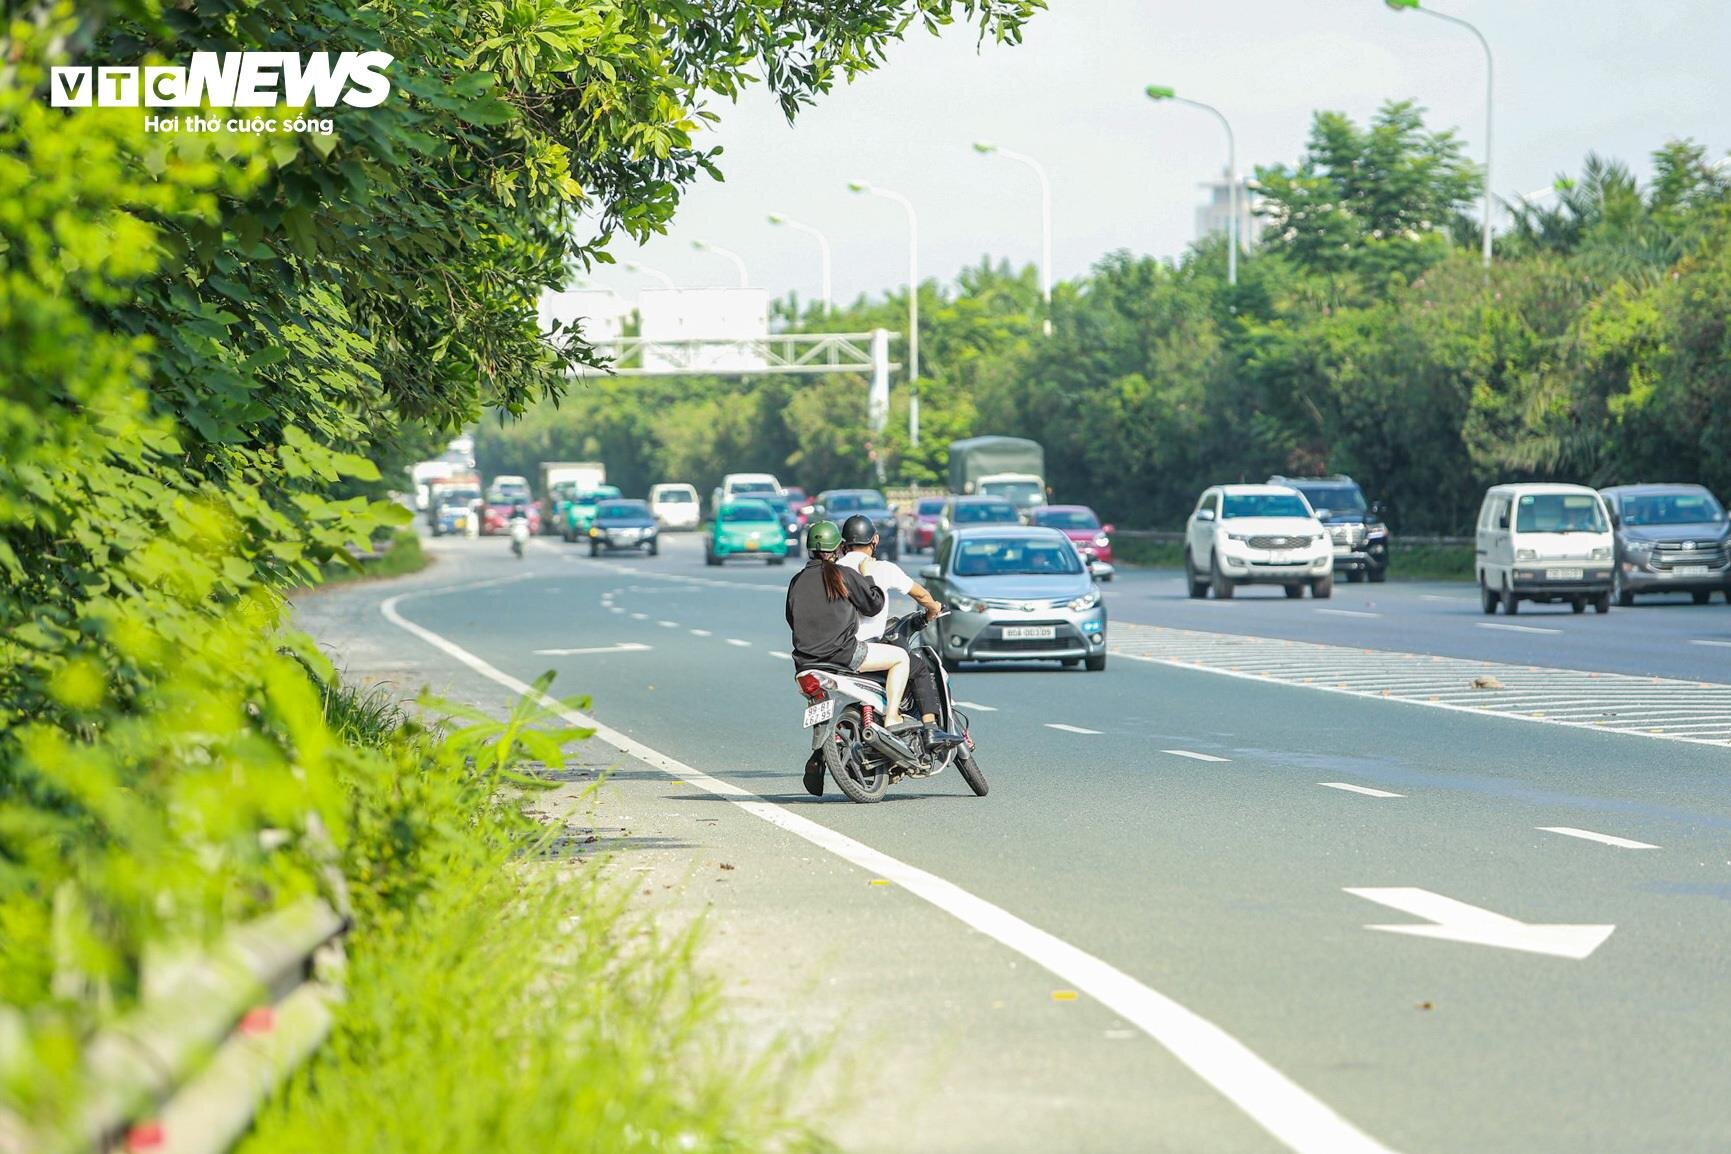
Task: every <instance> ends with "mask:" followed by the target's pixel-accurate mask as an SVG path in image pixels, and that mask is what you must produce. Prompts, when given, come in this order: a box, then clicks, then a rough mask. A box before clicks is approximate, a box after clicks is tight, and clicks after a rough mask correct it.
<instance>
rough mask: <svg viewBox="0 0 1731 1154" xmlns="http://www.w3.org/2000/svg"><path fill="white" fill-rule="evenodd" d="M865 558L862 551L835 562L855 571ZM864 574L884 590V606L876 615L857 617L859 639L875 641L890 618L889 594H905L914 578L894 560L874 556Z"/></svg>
mask: <svg viewBox="0 0 1731 1154" xmlns="http://www.w3.org/2000/svg"><path fill="white" fill-rule="evenodd" d="M865 559H866V555H865V554H864V553H849V554H847V555H846V556H845V557H843V558H841V560H839V561H837V562H836V564H837V565H846V566H847V567H848V568H849V569H853V570H855V571H856V572H857V571H858V570H859V567H860V563H861V562H863V561H864V560H865ZM865 576H867V577H869V578H871V580H872V582H873V583H874V584H876V585H877V587H878V588H879V589H882V590H883V591H884V607H883V608H882V609H879V610H878V612H877V616H876V617H861V618H860V619H859V639H860V640H861V641H876V640H877V639H878V638H880V637H882V636H883V635H884V625H885V623H886V622H888V621H889V618H890V601H889V596H890V594H891V593H901V594H904V595H905V594H906V593H907V591H908V590H909V589H912V588H913V587H914V579H913V578H912V577H909V576H908V575H907V571H906V570H904V569H903V568H902V567H901V566H900V565H897V564H896V563H895V562H894V561H883V560H879V559H878V558H876V557H874V558H872V568H871V572H870V573H867V574H865Z"/></svg>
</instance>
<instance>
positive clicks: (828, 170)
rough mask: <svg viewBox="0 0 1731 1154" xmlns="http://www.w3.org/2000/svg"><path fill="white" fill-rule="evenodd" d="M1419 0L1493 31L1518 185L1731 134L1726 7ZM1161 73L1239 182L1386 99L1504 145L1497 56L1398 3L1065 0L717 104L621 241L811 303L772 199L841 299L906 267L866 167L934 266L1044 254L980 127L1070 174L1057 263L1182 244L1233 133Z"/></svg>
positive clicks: (725, 279)
mask: <svg viewBox="0 0 1731 1154" xmlns="http://www.w3.org/2000/svg"><path fill="white" fill-rule="evenodd" d="M1424 2H1425V4H1426V5H1427V6H1429V7H1433V8H1435V9H1436V10H1437V11H1439V12H1447V13H1449V14H1451V15H1455V16H1459V17H1461V18H1463V19H1466V20H1469V21H1471V22H1472V23H1473V24H1475V25H1476V26H1477V27H1478V28H1479V30H1480V31H1481V32H1483V33H1484V35H1485V37H1486V38H1487V39H1488V40H1489V41H1490V44H1491V48H1492V51H1493V53H1494V54H1495V65H1496V93H1495V106H1494V113H1495V124H1494V131H1495V147H1494V150H1493V152H1492V156H1491V160H1492V186H1493V190H1494V191H1495V192H1496V193H1497V194H1498V195H1499V196H1503V197H1509V198H1513V197H1515V196H1518V195H1520V194H1523V193H1531V192H1533V191H1535V190H1538V189H1543V188H1546V187H1547V186H1549V185H1550V184H1551V182H1552V181H1553V179H1554V178H1555V177H1556V176H1557V175H1558V174H1559V173H1572V172H1576V171H1578V170H1579V168H1580V163H1581V160H1582V158H1583V157H1584V156H1585V155H1586V154H1587V153H1588V152H1589V151H1597V152H1599V153H1600V154H1601V155H1605V156H1610V157H1616V158H1619V159H1622V160H1624V161H1626V162H1628V163H1629V164H1630V165H1631V167H1633V168H1634V169H1635V171H1636V172H1637V174H1639V175H1641V176H1643V177H1645V176H1646V175H1647V173H1648V172H1649V171H1650V164H1649V162H1648V156H1649V154H1650V153H1651V152H1652V150H1653V149H1655V148H1657V147H1658V146H1659V145H1661V144H1662V143H1663V142H1664V141H1666V140H1667V139H1670V138H1673V137H1689V138H1693V139H1694V140H1695V141H1697V142H1698V143H1701V144H1704V145H1706V146H1707V147H1708V148H1709V149H1710V151H1711V153H1712V154H1713V155H1714V156H1723V155H1725V154H1726V152H1727V149H1731V120H1728V119H1727V117H1726V115H1725V113H1726V110H1727V109H1728V108H1731V67H1727V63H1726V61H1727V56H1726V53H1727V50H1728V49H1731V3H1727V2H1726V0H1646V2H1644V3H1637V2H1631V0H1572V2H1570V3H1566V4H1564V3H1538V2H1537V0H1424ZM1150 83H1159V84H1165V85H1169V86H1170V87H1172V88H1174V89H1176V90H1177V92H1178V93H1179V94H1180V95H1183V96H1187V97H1190V98H1193V99H1196V100H1201V101H1205V102H1207V103H1210V104H1213V105H1215V106H1216V107H1218V108H1219V109H1220V110H1221V111H1222V112H1223V113H1225V115H1226V116H1227V117H1228V118H1229V119H1230V120H1231V123H1232V127H1233V130H1234V132H1235V134H1236V136H1237V141H1238V163H1239V168H1240V171H1241V172H1243V173H1246V174H1248V173H1250V172H1251V171H1252V170H1253V168H1254V166H1255V165H1257V164H1270V163H1293V162H1295V161H1296V160H1297V159H1298V157H1299V155H1300V153H1301V151H1302V149H1303V144H1304V140H1305V136H1306V134H1307V132H1308V129H1309V124H1310V118H1311V115H1312V113H1313V112H1314V111H1316V110H1319V109H1329V110H1338V111H1342V112H1345V113H1347V114H1348V115H1350V116H1352V117H1353V118H1354V119H1356V120H1359V121H1361V122H1362V121H1363V120H1364V119H1366V118H1368V117H1369V116H1370V115H1371V114H1372V113H1374V112H1375V110H1376V108H1377V107H1378V105H1380V104H1381V103H1382V102H1384V101H1385V100H1389V99H1413V100H1416V101H1417V102H1418V103H1419V104H1421V105H1422V106H1424V107H1425V108H1426V109H1427V110H1428V112H1427V122H1428V123H1429V124H1430V125H1431V126H1432V127H1436V128H1453V129H1455V130H1456V131H1457V132H1458V133H1459V134H1460V136H1461V138H1462V139H1463V141H1464V142H1465V145H1466V148H1467V152H1468V155H1469V156H1471V157H1472V159H1474V160H1475V161H1477V162H1481V163H1482V161H1483V159H1484V155H1485V60H1484V53H1483V50H1482V49H1481V48H1480V47H1479V44H1478V42H1477V41H1476V40H1475V39H1474V38H1473V36H1472V35H1471V33H1469V32H1468V31H1466V30H1465V29H1462V28H1459V27H1457V26H1454V25H1451V24H1449V23H1446V22H1444V21H1441V20H1437V19H1434V18H1432V17H1429V16H1427V15H1424V14H1421V13H1415V12H1410V11H1407V12H1394V11H1390V10H1389V9H1387V8H1386V7H1384V5H1383V4H1382V3H1381V0H1235V2H1232V3H1218V2H1217V3H1198V2H1194V0H1192V2H1181V0H1050V10H1049V11H1047V12H1045V13H1042V14H1040V15H1037V16H1036V17H1035V18H1034V20H1033V21H1032V23H1030V24H1029V25H1028V27H1027V29H1026V33H1025V39H1024V42H1023V43H1022V44H1021V45H1019V46H1000V45H994V44H991V43H987V44H985V45H976V43H975V36H974V33H973V30H971V29H966V28H960V27H957V28H952V29H951V30H949V31H948V32H946V33H945V34H944V35H943V36H941V37H931V36H928V35H927V34H925V33H924V32H923V31H915V32H913V33H911V34H910V38H909V39H908V40H907V41H905V42H903V43H901V44H898V45H894V46H892V48H891V49H890V53H889V61H888V63H887V65H886V66H884V67H883V68H882V69H881V70H880V71H878V72H876V73H873V74H871V75H868V76H866V77H863V78H861V79H860V80H858V81H856V82H855V83H853V84H852V85H838V86H837V88H836V90H835V91H834V92H832V93H830V94H829V95H828V96H826V97H820V98H819V101H818V103H817V105H816V106H815V107H812V108H809V109H807V110H805V111H804V112H803V113H802V114H801V115H800V116H799V117H798V119H797V120H796V122H795V123H794V124H793V125H791V126H790V125H789V124H788V123H787V121H786V120H785V119H784V118H783V117H782V115H781V113H780V111H779V109H777V108H776V107H775V106H774V104H773V102H771V101H770V100H768V99H767V98H766V97H764V96H763V94H762V92H761V90H754V91H753V92H752V93H751V94H749V95H748V96H746V97H744V98H742V99H741V100H740V101H739V103H737V104H730V103H728V102H725V101H717V102H714V103H712V104H711V105H710V106H709V107H710V108H711V109H712V110H713V111H715V112H717V113H718V114H719V115H720V116H721V123H720V124H719V125H718V126H717V127H716V129H715V130H714V131H713V132H712V133H710V134H709V137H708V139H709V141H710V142H711V143H714V144H720V145H722V146H723V147H724V148H725V150H726V151H725V153H724V154H723V156H722V157H721V160H720V165H721V168H722V169H723V171H724V173H725V175H726V180H725V182H723V183H716V182H714V181H712V180H710V179H708V178H702V179H701V180H700V182H699V183H697V184H695V185H693V186H692V187H691V188H690V189H689V190H688V191H687V193H686V195H685V199H684V203H683V205H682V207H681V209H680V211H679V213H678V215H677V216H676V218H675V221H674V223H673V225H672V227H671V228H670V230H669V232H668V234H667V235H666V236H661V237H657V238H655V239H654V240H652V241H651V242H650V243H649V244H647V245H645V246H643V247H642V248H641V249H639V248H638V247H637V246H636V245H635V244H634V243H633V242H631V241H630V240H629V238H621V239H620V240H618V241H616V242H615V244H614V248H613V251H614V254H615V256H616V257H617V258H618V259H619V260H621V261H625V260H636V261H638V262H640V263H641V264H643V265H645V266H649V267H652V268H655V269H658V270H660V271H662V272H665V273H666V274H668V275H669V276H670V277H672V278H673V280H674V281H675V282H676V283H677V284H678V285H679V286H680V287H691V288H699V287H719V286H731V285H734V284H736V283H737V273H736V271H735V268H734V266H733V265H732V264H731V263H730V262H729V261H727V260H726V259H724V258H722V257H720V256H717V255H715V254H713V253H709V252H702V251H697V250H695V249H694V248H693V247H692V242H693V241H694V240H704V241H706V242H708V243H711V244H714V245H718V246H721V247H723V248H727V249H731V250H733V251H735V252H737V253H738V254H739V255H740V256H741V257H742V258H743V259H744V261H745V264H746V267H747V272H748V276H749V279H750V284H751V285H752V287H755V288H763V289H767V290H768V291H769V292H770V294H771V295H772V296H781V295H783V294H785V293H787V292H789V291H790V290H791V291H795V292H798V293H799V294H800V295H801V296H802V297H805V298H815V297H816V295H817V292H818V283H819V263H818V250H817V243H816V241H814V240H813V239H812V238H810V237H808V236H805V235H803V234H801V233H798V232H795V231H793V230H790V229H787V228H778V227H776V226H774V225H771V224H770V223H769V222H768V221H767V219H766V216H767V214H768V213H769V212H771V211H778V212H782V213H785V214H787V215H788V216H790V217H792V218H794V219H796V220H800V221H803V222H805V223H807V224H810V225H813V226H815V227H817V228H819V229H821V230H823V232H824V233H825V234H826V235H827V236H828V237H829V240H830V243H831V246H832V248H833V254H834V280H835V296H836V299H837V300H838V301H839V302H846V301H849V300H852V299H853V298H854V297H855V296H857V295H858V294H860V293H862V292H864V293H872V294H876V293H879V292H882V291H885V290H887V289H891V288H894V287H897V286H900V285H902V284H905V283H906V281H907V274H908V249H907V244H908V241H907V225H906V219H905V216H904V214H903V212H902V210H901V209H900V208H898V207H897V206H896V205H895V204H892V203H890V202H887V201H884V200H880V199H877V198H873V197H868V196H861V195H858V194H854V193H851V192H849V191H848V188H847V183H848V181H850V180H854V179H863V180H866V181H869V182H871V183H872V184H875V185H878V186H881V187H884V188H889V189H894V190H895V191H897V192H900V193H902V194H903V195H905V196H906V197H908V199H909V200H910V201H911V202H912V203H913V205H914V207H915V209H916V211H917V212H918V217H919V237H920V254H919V259H920V272H921V276H922V278H932V277H937V278H939V279H942V280H945V281H950V280H953V279H954V277H955V275H956V273H957V272H958V271H959V270H960V269H962V268H964V267H965V266H968V265H971V264H975V263H977V262H978V261H979V260H980V258H981V257H982V256H990V257H991V258H993V259H994V260H996V259H998V258H1005V257H1007V258H1009V259H1010V260H1011V261H1012V262H1015V263H1017V264H1022V263H1027V262H1033V261H1035V260H1037V258H1038V255H1039V243H1040V231H1039V194H1038V186H1037V184H1036V182H1035V177H1034V174H1033V173H1032V172H1031V171H1029V170H1027V169H1026V168H1024V167H1022V166H1021V165H1017V164H1014V163H1012V162H1010V161H1008V160H1004V159H1002V158H998V157H988V156H980V155H978V154H976V153H975V152H974V151H973V149H972V147H971V144H972V142H974V141H976V140H986V141H991V142H994V143H997V144H999V145H1001V146H1002V147H1004V148H1009V149H1014V150H1016V151H1019V152H1023V153H1027V154H1029V155H1031V156H1034V157H1036V158H1038V159H1039V160H1040V161H1042V162H1043V163H1044V164H1045V166H1046V167H1047V169H1048V171H1049V172H1050V174H1051V180H1052V188H1053V202H1054V208H1053V217H1054V228H1053V238H1054V239H1053V265H1054V269H1053V272H1054V278H1055V279H1059V280H1062V279H1065V278H1069V277H1073V276H1076V275H1078V274H1080V273H1082V272H1084V271H1086V270H1087V268H1088V267H1089V266H1090V265H1091V264H1093V262H1094V261H1096V260H1097V259H1099V258H1100V257H1101V256H1102V255H1104V254H1105V253H1108V252H1111V251H1113V250H1117V249H1128V250H1130V251H1131V252H1134V253H1138V254H1153V255H1155V256H1162V257H1167V256H1175V255H1177V254H1178V253H1180V252H1182V251H1183V249H1184V247H1185V246H1186V245H1187V244H1188V243H1189V242H1190V241H1191V240H1192V239H1193V236H1194V217H1195V209H1196V206H1197V205H1198V204H1200V203H1201V201H1202V199H1203V192H1202V189H1201V187H1200V186H1201V184H1202V182H1203V181H1206V180H1208V179H1210V178H1212V177H1215V176H1217V174H1218V173H1219V172H1220V171H1221V169H1222V168H1223V167H1224V164H1225V159H1226V141H1225V135H1224V133H1223V131H1222V129H1221V127H1220V125H1219V123H1218V122H1217V121H1215V120H1214V119H1213V118H1212V117H1210V116H1208V115H1207V114H1206V113H1204V112H1200V111H1197V110H1194V109H1188V108H1184V107H1181V106H1176V105H1172V104H1169V103H1168V104H1154V103H1153V102H1151V101H1149V100H1148V99H1147V97H1145V96H1144V95H1143V89H1144V88H1145V87H1146V86H1147V85H1148V84H1150ZM587 279H588V281H589V282H590V284H591V285H592V286H593V287H599V288H606V289H611V290H613V291H615V292H617V293H618V294H620V295H621V296H622V297H624V298H626V299H627V300H629V299H631V298H633V297H634V296H635V295H636V293H637V292H638V291H640V290H641V289H646V288H655V287H657V282H655V281H654V280H652V279H649V278H646V277H644V276H642V275H640V274H633V273H630V272H627V271H625V270H624V269H622V268H620V267H618V266H614V267H612V268H607V267H602V268H600V269H599V270H598V271H597V272H595V273H594V274H592V275H591V276H589V277H588V278H587Z"/></svg>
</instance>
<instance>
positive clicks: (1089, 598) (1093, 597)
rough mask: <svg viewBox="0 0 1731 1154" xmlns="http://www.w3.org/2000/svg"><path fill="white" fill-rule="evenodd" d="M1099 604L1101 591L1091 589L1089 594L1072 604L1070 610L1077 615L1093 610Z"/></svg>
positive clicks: (1083, 595)
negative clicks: (1085, 610) (1086, 610)
mask: <svg viewBox="0 0 1731 1154" xmlns="http://www.w3.org/2000/svg"><path fill="white" fill-rule="evenodd" d="M1098 604H1100V591H1099V590H1098V589H1090V590H1089V591H1088V592H1086V593H1084V594H1082V595H1081V596H1080V597H1078V598H1076V599H1075V600H1074V601H1072V602H1070V608H1071V609H1073V610H1074V611H1076V612H1077V613H1080V612H1081V611H1082V610H1084V609H1092V608H1094V606H1096V605H1098Z"/></svg>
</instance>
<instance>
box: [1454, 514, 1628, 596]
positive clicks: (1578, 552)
mask: <svg viewBox="0 0 1731 1154" xmlns="http://www.w3.org/2000/svg"><path fill="white" fill-rule="evenodd" d="M1613 548H1614V542H1613V541H1612V539H1611V517H1610V514H1609V513H1607V512H1606V511H1605V502H1604V499H1603V498H1601V497H1600V496H1599V494H1598V493H1596V492H1594V491H1593V490H1592V489H1589V488H1587V487H1586V486H1585V485H1556V484H1526V485H1494V486H1492V487H1491V489H1490V490H1489V491H1488V492H1486V493H1485V503H1484V504H1483V505H1481V506H1480V507H1479V524H1478V536H1477V540H1476V552H1477V554H1478V556H1477V560H1476V565H1475V568H1477V570H1478V577H1479V601H1480V604H1481V605H1482V607H1483V608H1484V611H1485V612H1486V613H1495V612H1496V611H1497V606H1498V605H1499V604H1500V605H1501V606H1502V607H1503V612H1504V613H1507V614H1511V615H1512V614H1514V613H1515V612H1517V611H1518V609H1519V607H1520V603H1521V602H1522V601H1546V602H1550V601H1567V602H1568V603H1569V605H1570V606H1571V607H1572V608H1573V609H1574V611H1575V612H1576V613H1584V612H1585V611H1586V608H1587V605H1588V604H1589V603H1590V604H1591V605H1592V606H1593V609H1594V611H1595V612H1598V613H1609V612H1610V611H1611V551H1612V549H1613Z"/></svg>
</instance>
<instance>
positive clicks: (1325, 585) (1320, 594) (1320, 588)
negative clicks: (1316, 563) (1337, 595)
mask: <svg viewBox="0 0 1731 1154" xmlns="http://www.w3.org/2000/svg"><path fill="white" fill-rule="evenodd" d="M1310 595H1311V596H1312V597H1314V598H1316V599H1317V600H1318V601H1327V600H1328V599H1329V598H1330V597H1333V596H1334V574H1333V573H1330V574H1329V575H1328V576H1326V577H1318V578H1317V579H1316V580H1314V581H1312V582H1311V583H1310Z"/></svg>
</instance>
